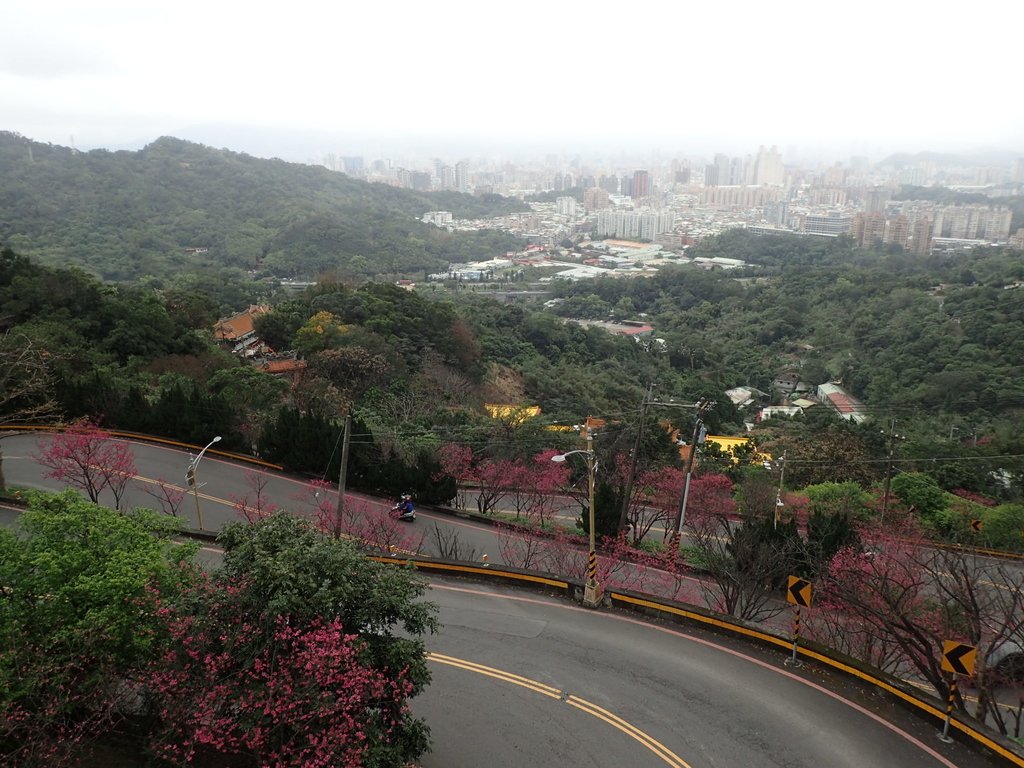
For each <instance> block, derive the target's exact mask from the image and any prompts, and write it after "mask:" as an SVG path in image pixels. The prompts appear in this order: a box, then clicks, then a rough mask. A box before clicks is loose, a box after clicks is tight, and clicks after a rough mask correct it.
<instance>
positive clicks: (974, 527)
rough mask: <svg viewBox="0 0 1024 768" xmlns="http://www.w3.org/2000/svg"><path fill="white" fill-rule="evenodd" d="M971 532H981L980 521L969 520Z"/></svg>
mask: <svg viewBox="0 0 1024 768" xmlns="http://www.w3.org/2000/svg"><path fill="white" fill-rule="evenodd" d="M971 530H972V531H974V532H975V533H977V532H978V531H980V530H981V520H971Z"/></svg>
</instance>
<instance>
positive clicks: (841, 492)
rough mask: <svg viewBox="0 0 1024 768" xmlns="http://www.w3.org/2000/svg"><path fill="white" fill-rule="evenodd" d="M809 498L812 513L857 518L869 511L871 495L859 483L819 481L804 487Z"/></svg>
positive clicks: (804, 491)
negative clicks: (868, 504)
mask: <svg viewBox="0 0 1024 768" xmlns="http://www.w3.org/2000/svg"><path fill="white" fill-rule="evenodd" d="M803 493H804V495H806V496H807V498H808V500H809V502H810V503H809V504H808V507H807V509H808V511H809V512H810V513H811V514H812V515H824V516H828V517H832V516H836V515H841V516H843V517H846V518H849V519H852V520H857V519H858V518H860V517H862V516H863V515H864V514H865V513H866V512H867V503H868V501H870V499H871V496H870V495H869V494H868V493H866V492H865V491H864V490H863V489H862V488H861V487H860V486H859V485H858V484H857V483H852V482H846V483H818V484H817V485H809V486H807V487H806V488H804V489H803Z"/></svg>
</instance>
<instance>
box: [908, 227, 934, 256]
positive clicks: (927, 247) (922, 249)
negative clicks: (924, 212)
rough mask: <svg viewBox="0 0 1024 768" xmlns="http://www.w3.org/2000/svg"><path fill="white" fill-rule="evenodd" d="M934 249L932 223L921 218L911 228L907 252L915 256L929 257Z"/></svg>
mask: <svg viewBox="0 0 1024 768" xmlns="http://www.w3.org/2000/svg"><path fill="white" fill-rule="evenodd" d="M931 249H932V222H931V220H930V219H928V218H927V217H924V218H920V219H918V220H917V221H915V222H914V223H913V224H912V225H911V227H910V240H909V241H908V242H907V250H908V251H909V252H910V253H912V254H914V255H915V256H927V255H928V253H929V252H930V251H931Z"/></svg>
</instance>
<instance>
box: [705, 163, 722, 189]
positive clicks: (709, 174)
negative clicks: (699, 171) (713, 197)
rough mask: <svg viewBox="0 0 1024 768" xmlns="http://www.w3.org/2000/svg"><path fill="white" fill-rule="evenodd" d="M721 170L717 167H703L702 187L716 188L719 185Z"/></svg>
mask: <svg viewBox="0 0 1024 768" xmlns="http://www.w3.org/2000/svg"><path fill="white" fill-rule="evenodd" d="M720 171H721V169H720V168H719V167H718V166H717V165H705V166H704V186H705V187H717V186H718V185H719V183H720V182H719V173H720Z"/></svg>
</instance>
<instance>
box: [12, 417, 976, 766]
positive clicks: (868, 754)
mask: <svg viewBox="0 0 1024 768" xmlns="http://www.w3.org/2000/svg"><path fill="white" fill-rule="evenodd" d="M46 439H48V438H47V437H46V436H39V437H37V436H16V437H11V438H7V439H5V441H4V454H5V461H4V471H5V474H6V476H7V479H8V483H9V484H12V485H20V486H27V487H39V488H48V487H49V488H52V487H53V484H52V482H51V481H48V480H46V479H45V478H43V477H42V474H41V472H40V470H39V468H38V467H37V466H36V464H35V462H34V461H33V460H32V458H31V457H32V454H33V453H34V452H35V450H36V446H37V441H38V440H46ZM135 458H136V464H137V466H138V467H139V475H140V476H141V478H150V479H156V478H164V479H165V480H166V481H168V482H172V483H175V484H179V485H180V484H183V483H182V479H183V475H184V471H185V467H186V466H187V465H188V463H189V456H188V454H187V453H184V452H180V451H177V450H174V449H168V448H163V447H159V446H151V445H145V444H136V445H135ZM247 471H251V470H246V469H240V468H239V467H238V466H237V465H234V464H231V463H229V462H225V461H221V460H219V459H217V458H216V457H215V456H210V455H209V454H207V456H206V457H205V458H204V459H203V463H202V465H201V467H200V473H199V474H200V480H201V482H203V483H204V484H205V485H204V487H203V494H204V497H203V498H202V499H201V501H202V503H203V508H204V517H205V519H206V523H207V527H208V528H215V527H219V525H221V524H222V523H223V522H225V521H226V520H229V519H233V518H234V517H235V516H236V513H235V512H234V510H233V509H232V501H231V499H232V496H234V497H238V496H243V495H245V494H246V493H247V492H249V491H250V489H249V488H248V487H247V485H246V481H245V473H246V472H247ZM143 482H144V481H143ZM302 491H303V483H300V482H297V481H294V480H291V479H287V478H284V477H279V476H276V475H275V474H273V473H268V485H267V492H268V494H269V495H270V497H271V498H272V499H273V500H274V501H275V502H276V503H278V504H280V505H282V506H286V507H289V508H291V509H293V510H297V509H298V508H300V506H301V505H300V504H299V503H298V502H297V501H296V499H297V497H299V496H300V495H301V494H302ZM354 498H355V497H353V499H354ZM129 501H130V503H132V504H135V505H145V506H151V507H152V506H154V503H153V500H152V498H151V497H149V496H147V495H146V494H145V493H144V492H142V491H141V490H133V491H132V493H131V495H130V498H129ZM376 503H377V504H378V505H379V504H380V502H376ZM182 511H183V513H184V514H185V516H186V518H187V519H188V516H189V515H191V516H192V518H191V519H192V524H193V525H194V505H193V504H192V503H191V498H187V499H186V503H185V505H184V506H183V510H182ZM431 518H432V516H431V515H429V514H423V513H420V514H419V519H418V520H417V522H416V523H414V524H413V525H414V526H418V527H423V528H426V527H428V526H429V523H430V522H432V519H431ZM436 520H437V522H438V523H439V524H441V523H442V522H443V523H446V524H447V525H449V526H455V527H456V528H457V530H459V531H460V535H461V536H463V537H464V538H465V540H466V541H467V543H468V544H469V545H470V546H473V547H480V549H479V551H488V550H490V551H491V552H492V553H493V554H492V560H494V561H497V559H498V558H497V555H498V551H497V549H496V543H495V542H496V538H495V536H494V532H493V529H491V528H489V527H487V526H479V525H475V524H471V523H467V522H464V521H457V520H455V521H453V520H451V519H450V518H448V517H440V516H439V517H437V518H436ZM424 549H425V550H426V551H430V549H431V547H430V546H429V543H428V545H427V546H425V547H424ZM431 585H432V589H431V594H430V599H431V600H432V601H434V602H435V603H437V604H438V606H439V608H440V619H441V622H442V624H443V629H442V630H441V632H440V633H439V634H438V635H436V636H433V637H430V638H428V640H427V646H428V649H429V651H430V652H431V668H432V671H433V675H434V682H433V684H432V685H431V686H430V687H428V689H427V691H426V692H425V694H424V695H423V696H421V697H420V698H418V699H417V700H415V701H414V703H413V708H414V710H416V711H417V713H419V714H421V715H422V716H424V717H426V718H427V720H428V722H429V723H430V727H431V729H432V733H433V741H434V749H433V751H432V752H431V753H430V754H429V755H428V756H427V757H426V758H425V759H424V760H423V766H424V767H425V768H442V767H444V768H454V767H457V766H466V767H467V768H469V767H472V768H476V767H477V766H484V765H486V766H488V768H504V767H505V766H508V768H513V767H515V768H518V767H519V766H539V765H545V766H547V765H551V766H580V767H581V768H582V767H585V766H637V767H639V768H642V767H643V766H662V767H664V766H670V767H671V768H725V767H726V766H730V767H731V766H736V767H741V766H743V767H745V766H780V767H782V766H785V767H786V768H802V767H803V766H806V767H807V768H819V767H823V766H828V768H843V767H845V766H849V767H850V768H854V767H856V768H867V767H874V766H899V768H904V767H906V768H914V767H916V766H921V767H922V768H923V767H925V766H929V767H931V766H945V767H946V768H951V767H952V766H957V767H958V768H974V767H976V766H979V767H980V766H985V765H992V763H990V762H988V761H987V760H986V759H985V758H983V757H982V756H980V755H979V754H978V753H976V752H975V751H973V750H970V749H968V748H966V747H964V746H961V745H959V744H949V745H946V744H943V743H941V742H940V741H938V739H937V738H936V728H935V727H934V726H932V725H930V724H926V723H924V722H923V721H921V720H919V719H917V718H916V717H913V716H910V715H909V714H908V713H906V712H905V711H904V710H902V709H901V708H899V707H897V706H896V705H894V704H892V703H890V702H889V701H888V700H887V699H883V698H881V697H877V696H875V695H874V694H872V693H871V692H865V691H863V690H861V689H859V688H857V687H856V686H854V685H852V684H851V683H849V682H848V681H846V680H845V679H841V678H838V679H833V678H832V677H831V676H830V673H829V672H828V671H822V670H819V669H816V668H814V669H810V668H808V669H796V670H791V669H789V668H787V667H785V666H784V664H783V660H784V658H785V654H780V653H778V652H777V651H771V650H766V649H764V650H763V649H760V648H755V647H751V646H747V645H745V644H741V643H734V642H732V641H731V640H729V639H724V638H721V637H718V636H715V635H710V634H702V632H701V631H700V630H689V629H680V628H674V627H663V626H659V625H657V624H655V623H652V622H648V621H643V620H640V619H637V618H635V617H633V616H630V615H627V614H621V613H618V612H615V611H597V612H595V611H590V610H586V609H583V608H580V607H579V606H577V605H575V604H573V603H570V602H568V601H564V600H560V599H557V598H547V597H544V596H539V595H533V594H529V593H523V592H522V591H516V590H512V589H507V588H503V587H500V586H493V585H486V586H479V585H474V584H471V583H467V582H463V581H449V580H444V579H440V578H435V579H431Z"/></svg>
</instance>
